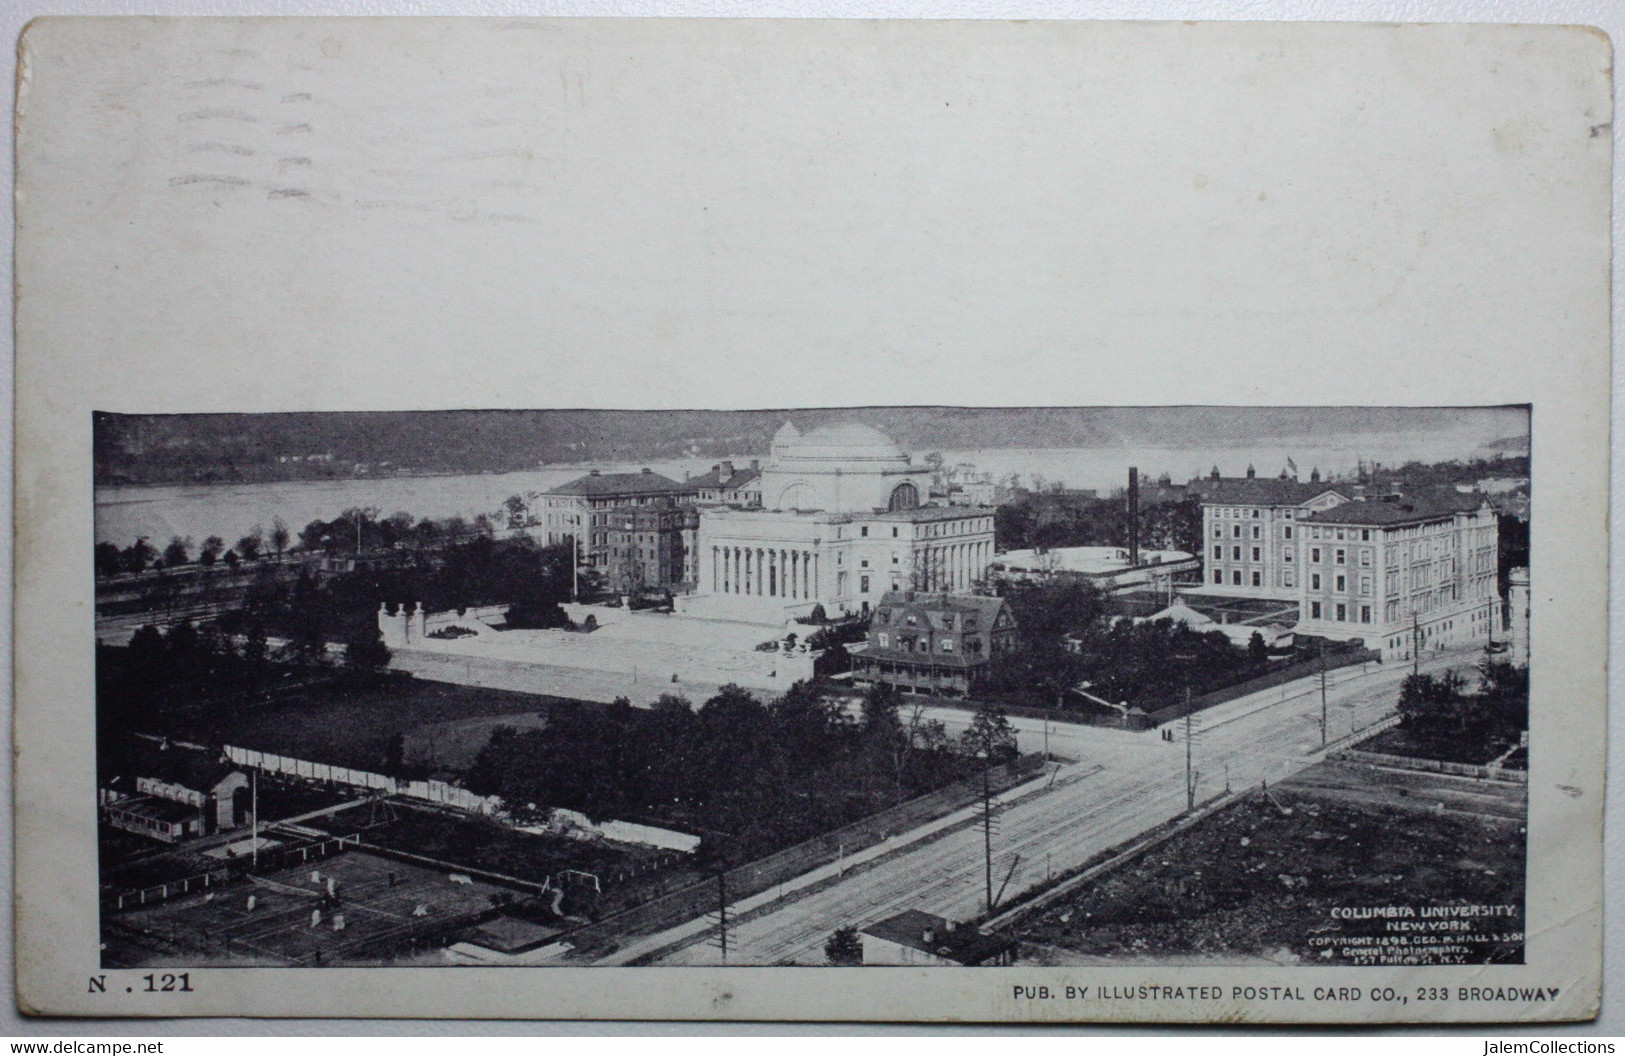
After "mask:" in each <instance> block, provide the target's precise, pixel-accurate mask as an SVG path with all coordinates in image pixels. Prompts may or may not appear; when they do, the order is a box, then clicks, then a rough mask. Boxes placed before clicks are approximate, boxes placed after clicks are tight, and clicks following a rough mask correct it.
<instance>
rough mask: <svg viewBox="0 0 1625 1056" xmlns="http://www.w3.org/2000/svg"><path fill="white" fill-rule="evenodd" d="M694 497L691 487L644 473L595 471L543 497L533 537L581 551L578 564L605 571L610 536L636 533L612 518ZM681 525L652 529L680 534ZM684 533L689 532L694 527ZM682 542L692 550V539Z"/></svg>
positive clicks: (610, 554) (668, 546)
mask: <svg viewBox="0 0 1625 1056" xmlns="http://www.w3.org/2000/svg"><path fill="white" fill-rule="evenodd" d="M695 494H696V489H695V487H694V486H693V485H692V484H690V483H687V482H683V483H679V482H678V481H675V480H672V479H671V478H670V477H666V476H662V475H661V474H659V473H655V472H653V471H651V470H648V469H645V470H643V471H642V472H640V473H600V472H599V471H598V470H596V469H595V470H593V471H592V472H590V473H588V474H586V475H585V476H581V477H577V478H576V479H575V480H572V481H570V482H569V483H568V484H561V485H559V486H558V487H556V488H554V489H552V490H551V491H545V492H543V493H542V495H541V504H542V514H541V524H540V525H539V526H538V527H537V529H536V532H537V534H538V535H545V537H546V539H547V543H548V545H549V546H552V545H556V544H560V543H563V544H565V545H575V546H577V547H579V550H578V554H579V558H578V560H579V561H580V563H581V564H583V565H588V566H591V567H593V568H602V569H608V568H609V567H610V565H611V561H612V558H613V557H614V554H613V549H612V548H613V545H614V544H612V543H611V542H610V534H611V532H612V531H621V532H623V533H624V532H631V533H632V534H639V529H637V528H635V527H634V528H627V527H626V521H625V519H624V518H620V519H618V518H616V517H615V514H616V513H618V512H624V511H625V510H627V509H628V508H632V509H636V508H642V507H649V506H656V507H665V508H674V507H677V506H680V505H682V504H683V503H686V502H690V501H692V500H693V498H694V496H695ZM680 520H681V519H680V518H678V519H670V525H671V526H670V527H669V528H665V529H656V530H667V531H681V530H682V527H681V525H680V523H679V522H680ZM688 530H689V531H690V532H691V533H692V526H690V527H689V529H688ZM684 542H685V541H684V540H682V539H678V540H676V541H675V543H670V542H668V543H667V544H666V549H667V551H668V552H669V551H670V550H671V547H672V546H673V545H684ZM686 542H687V545H689V546H691V545H692V542H693V540H692V537H690V538H689V539H688V540H687V541H686ZM620 545H621V546H622V547H623V548H624V547H626V546H627V545H628V543H627V541H626V540H625V539H624V538H623V539H622V540H621V544H620ZM623 556H624V554H623Z"/></svg>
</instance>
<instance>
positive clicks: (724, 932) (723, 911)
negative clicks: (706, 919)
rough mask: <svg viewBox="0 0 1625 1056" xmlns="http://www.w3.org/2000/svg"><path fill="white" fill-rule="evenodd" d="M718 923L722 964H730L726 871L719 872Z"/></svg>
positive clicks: (720, 870)
mask: <svg viewBox="0 0 1625 1056" xmlns="http://www.w3.org/2000/svg"><path fill="white" fill-rule="evenodd" d="M717 910H718V911H717V921H718V925H719V927H718V932H717V935H718V938H719V939H720V940H721V947H722V963H723V964H727V963H728V873H727V871H726V870H723V869H719V870H717Z"/></svg>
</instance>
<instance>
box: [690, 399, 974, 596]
mask: <svg viewBox="0 0 1625 1056" xmlns="http://www.w3.org/2000/svg"><path fill="white" fill-rule="evenodd" d="M929 480H930V472H929V471H928V470H926V469H924V468H923V467H918V466H915V465H913V463H912V462H911V460H910V459H909V457H908V456H907V455H905V454H904V453H903V452H902V451H901V450H899V449H898V447H897V445H896V444H895V443H893V442H892V441H891V439H890V438H888V437H887V436H886V435H885V434H883V433H881V432H879V431H878V430H875V429H871V428H869V427H868V426H862V425H855V424H839V425H829V426H824V427H822V428H819V429H815V430H813V431H812V432H810V433H808V434H807V435H805V436H803V435H801V434H800V433H799V432H798V431H797V430H796V429H795V427H794V426H793V425H790V424H789V423H786V424H785V426H784V428H782V429H780V430H779V432H778V434H777V435H776V436H775V437H774V440H773V451H772V456H771V458H770V460H769V461H768V463H767V464H766V465H765V466H763V468H762V501H763V503H764V508H762V509H735V508H727V507H718V508H706V509H702V510H701V511H700V525H699V531H698V539H697V541H696V544H695V547H696V550H697V551H698V557H699V577H698V583H697V586H696V591H697V593H696V594H694V595H691V596H689V597H686V598H684V599H681V602H680V611H683V612H689V613H692V614H694V615H703V616H709V617H714V618H720V619H737V620H742V621H748V622H760V623H771V624H783V623H784V622H786V621H788V620H792V619H795V618H797V617H804V616H806V615H808V614H810V613H811V612H812V611H813V609H814V608H815V607H822V608H823V610H824V612H825V614H826V615H829V616H839V615H843V614H862V613H867V612H868V611H869V610H870V609H871V608H872V607H873V606H874V604H875V603H877V602H878V601H879V600H880V599H881V598H882V597H883V596H885V595H886V594H887V593H889V592H890V591H893V590H909V589H914V590H928V591H939V592H940V591H948V592H966V591H969V590H971V589H972V587H973V586H974V585H975V584H977V583H978V582H980V581H981V579H982V578H983V575H984V574H985V572H986V569H987V566H988V565H989V564H990V563H991V562H992V560H993V510H992V509H991V508H987V507H974V506H952V507H948V506H942V507H938V506H923V505H921V499H922V498H923V497H924V496H925V494H926V490H927V485H928V484H929Z"/></svg>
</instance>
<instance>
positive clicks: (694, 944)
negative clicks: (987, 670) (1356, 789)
mask: <svg viewBox="0 0 1625 1056" xmlns="http://www.w3.org/2000/svg"><path fill="white" fill-rule="evenodd" d="M1481 655H1482V654H1481V653H1480V651H1479V650H1477V649H1463V650H1459V651H1455V652H1448V653H1439V654H1434V655H1433V656H1430V657H1429V658H1428V659H1426V660H1424V661H1423V662H1422V665H1421V669H1422V670H1423V671H1424V672H1432V673H1438V672H1440V671H1443V670H1444V669H1445V668H1447V667H1461V668H1470V667H1472V666H1473V665H1474V664H1476V663H1477V662H1478V660H1479V659H1480V657H1481ZM1410 673H1411V665H1410V664H1407V663H1397V664H1388V665H1381V664H1367V665H1365V667H1364V668H1358V667H1356V668H1345V669H1343V670H1340V671H1334V672H1332V673H1331V675H1329V676H1328V689H1327V701H1328V707H1327V715H1328V721H1327V726H1328V739H1329V740H1332V741H1336V740H1338V739H1339V738H1342V737H1345V736H1347V735H1348V734H1349V733H1350V732H1351V731H1352V730H1354V729H1359V728H1364V727H1367V726H1369V725H1371V724H1372V723H1375V722H1377V721H1378V720H1380V719H1382V718H1383V717H1384V716H1386V715H1388V714H1389V713H1390V712H1391V711H1392V710H1393V707H1394V703H1395V701H1396V699H1397V697H1398V693H1399V685H1400V683H1401V682H1402V681H1403V680H1404V678H1405V676H1406V675H1408V674H1410ZM1320 713H1321V701H1320V686H1319V679H1318V678H1309V679H1304V680H1301V681H1298V682H1294V683H1289V684H1288V685H1286V686H1281V687H1276V688H1274V689H1269V690H1264V691H1261V692H1259V693H1255V694H1252V695H1250V696H1247V697H1242V698H1239V699H1237V700H1234V701H1231V702H1230V703H1227V704H1223V705H1220V706H1219V707H1216V708H1211V709H1209V710H1207V711H1205V712H1202V713H1200V714H1199V715H1197V716H1196V717H1195V718H1194V720H1193V722H1192V727H1193V731H1194V733H1193V737H1192V740H1191V755H1192V760H1193V769H1194V770H1195V771H1196V772H1197V783H1196V800H1197V802H1201V801H1203V800H1206V799H1210V798H1212V797H1213V796H1216V795H1219V794H1222V793H1223V792H1224V791H1225V789H1226V787H1230V788H1233V789H1240V788H1245V787H1248V786H1253V785H1257V784H1259V783H1260V782H1263V781H1268V782H1269V783H1271V784H1274V783H1276V782H1278V781H1280V780H1281V779H1283V778H1284V777H1286V776H1287V775H1289V774H1291V773H1293V772H1295V771H1297V770H1299V769H1302V768H1303V767H1306V766H1308V765H1309V764H1311V763H1313V762H1315V761H1316V759H1317V758H1318V751H1319V748H1320V743H1321V742H1320ZM932 717H935V718H941V719H943V720H944V722H945V723H946V724H948V725H949V731H950V732H951V733H952V732H957V728H962V727H963V725H964V721H965V719H966V713H964V712H959V711H951V710H947V709H933V710H932ZM1013 725H1014V726H1015V727H1016V729H1017V731H1018V733H1019V735H1020V739H1021V748H1022V750H1023V751H1037V750H1041V747H1042V744H1041V741H1042V738H1043V724H1042V723H1041V722H1039V721H1037V720H1028V719H1017V720H1013ZM1173 728H1174V730H1175V740H1174V741H1173V742H1172V743H1170V742H1168V741H1164V740H1162V739H1161V738H1160V737H1159V736H1158V734H1157V732H1156V731H1155V730H1152V731H1148V732H1145V733H1127V732H1123V731H1118V730H1105V729H1098V728H1094V727H1085V726H1070V725H1069V726H1062V725H1060V724H1051V726H1050V729H1049V746H1050V751H1051V753H1052V754H1054V755H1056V756H1060V757H1064V758H1066V759H1069V760H1075V762H1069V763H1066V764H1064V765H1062V766H1061V767H1060V770H1059V773H1058V774H1057V776H1056V779H1055V782H1054V785H1053V787H1052V788H1051V789H1050V790H1049V791H1048V792H1045V793H1042V794H1039V795H1036V796H1031V797H1028V798H1026V799H1024V800H1022V801H1020V802H1018V803H1016V804H1014V805H1012V806H1009V807H1007V808H1005V809H1004V810H1002V811H1001V812H1000V813H998V814H997V815H996V817H995V821H994V830H995V831H994V836H993V854H994V863H993V874H994V879H993V886H994V890H995V893H997V892H998V890H999V888H1000V887H1001V885H1003V886H1004V887H1005V894H1004V897H1005V899H1006V900H1008V899H1009V898H1010V897H1011V896H1013V895H1015V894H1017V893H1019V892H1020V891H1021V890H1022V889H1024V888H1026V887H1028V886H1030V885H1032V884H1034V883H1036V882H1039V881H1041V880H1043V879H1045V877H1046V876H1047V875H1049V874H1051V873H1053V872H1061V871H1064V870H1067V869H1070V868H1073V867H1074V866H1077V865H1080V864H1081V863H1083V862H1084V861H1086V860H1088V859H1089V858H1090V857H1092V856H1093V855H1095V854H1097V853H1099V852H1101V851H1104V850H1106V849H1108V848H1110V847H1113V846H1116V845H1118V844H1121V843H1123V842H1124V841H1126V840H1129V839H1131V838H1132V837H1134V836H1136V835H1138V834H1139V833H1142V832H1144V831H1146V830H1147V829H1150V828H1152V827H1154V826H1156V825H1158V824H1160V823H1162V822H1164V821H1167V820H1168V819H1170V818H1173V817H1175V816H1177V815H1178V814H1180V813H1181V812H1183V811H1184V810H1185V808H1186V790H1185V748H1186V745H1185V739H1184V723H1183V721H1181V722H1178V723H1175V724H1173ZM1007 876H1008V877H1009V880H1008V884H1006V883H1005V878H1006V877H1007ZM984 899H985V874H984V864H983V835H982V829H981V826H980V824H968V825H966V826H964V827H961V828H957V829H955V830H953V831H950V832H949V833H948V834H947V835H944V836H940V837H938V838H936V839H932V840H923V841H919V842H917V843H915V844H911V845H909V846H908V847H906V848H904V849H902V850H900V851H899V852H897V853H896V854H893V855H889V856H886V857H883V858H880V859H878V860H877V861H875V862H874V863H873V864H871V865H868V866H867V867H865V868H862V869H859V870H854V871H852V872H850V873H849V874H848V875H847V876H845V877H844V878H843V879H841V880H839V881H837V882H835V883H833V884H830V885H828V886H825V887H822V888H821V889H817V890H814V891H813V892H812V893H810V894H806V895H803V896H802V897H799V898H794V899H787V900H785V901H784V902H783V903H780V904H778V905H776V906H772V907H768V908H764V909H761V910H759V911H757V912H756V913H754V914H746V915H745V916H744V918H743V919H741V920H738V921H737V922H734V923H732V924H731V925H730V928H729V935H728V949H729V956H728V961H729V963H730V964H760V965H772V964H781V963H799V964H822V963H824V952H823V947H824V943H825V941H826V940H827V939H828V938H829V936H830V935H831V934H832V933H833V932H834V931H835V930H836V929H837V928H842V927H852V926H858V927H861V926H863V925H866V924H870V923H873V922H875V921H877V920H881V919H883V918H885V917H888V916H891V915H892V914H894V913H898V912H900V911H902V910H905V909H922V910H926V911H928V912H931V913H936V914H939V915H941V916H944V917H947V918H949V919H951V920H966V919H969V918H971V917H975V916H977V915H978V914H979V913H981V912H982V911H983V909H984ZM671 937H672V939H673V941H674V942H676V941H683V940H686V941H687V942H688V945H684V946H681V947H680V948H677V949H675V950H673V951H672V952H670V953H668V954H667V955H666V956H665V957H664V958H662V959H660V960H659V961H658V962H657V963H660V964H668V965H702V964H716V963H719V962H720V958H721V954H720V951H719V950H718V949H717V948H716V946H714V945H713V944H712V943H711V942H710V941H702V940H703V939H704V938H705V936H698V937H696V936H694V935H692V934H683V933H680V932H678V931H675V930H674V932H673V933H672V936H671ZM640 945H644V944H643V943H640ZM660 945H662V944H660V943H658V942H649V943H648V948H651V949H654V948H659V946H660Z"/></svg>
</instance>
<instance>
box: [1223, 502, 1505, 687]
mask: <svg viewBox="0 0 1625 1056" xmlns="http://www.w3.org/2000/svg"><path fill="white" fill-rule="evenodd" d="M1192 488H1193V489H1194V490H1196V491H1198V492H1199V493H1200V494H1201V496H1202V539H1203V555H1202V557H1203V573H1202V575H1203V590H1204V591H1205V592H1211V593H1228V594H1236V595H1240V596H1245V597H1256V598H1268V599H1272V600H1277V601H1283V602H1296V603H1297V605H1298V624H1297V627H1296V632H1297V633H1298V634H1300V635H1308V636H1314V637H1324V638H1334V639H1339V640H1351V639H1355V638H1358V639H1360V640H1361V641H1363V642H1364V643H1365V645H1366V646H1367V648H1371V649H1377V650H1380V651H1381V652H1382V653H1383V655H1384V657H1387V658H1399V659H1409V658H1410V657H1411V656H1412V655H1414V652H1415V650H1417V649H1419V648H1420V649H1423V650H1427V649H1442V648H1445V647H1447V646H1450V645H1454V644H1459V643H1465V642H1470V641H1488V640H1489V639H1490V636H1491V633H1492V631H1493V629H1494V627H1495V626H1496V625H1497V623H1496V621H1497V620H1498V619H1499V618H1500V597H1499V594H1498V591H1497V586H1496V560H1497V541H1496V534H1497V529H1496V520H1495V510H1494V507H1493V506H1491V505H1490V503H1489V501H1488V500H1487V499H1485V498H1484V497H1483V496H1482V495H1477V494H1461V493H1458V492H1454V491H1440V492H1428V493H1420V494H1416V495H1388V496H1384V497H1381V498H1366V497H1365V496H1364V493H1363V489H1360V488H1353V487H1346V486H1343V485H1328V484H1323V483H1321V482H1320V481H1318V480H1311V481H1310V482H1309V483H1307V484H1303V483H1299V482H1298V481H1296V480H1293V479H1291V478H1290V477H1285V476H1283V477H1280V478H1276V479H1273V480H1265V479H1257V478H1255V477H1251V476H1249V477H1246V478H1242V479H1222V478H1220V477H1218V476H1217V475H1215V476H1213V477H1211V478H1210V479H1208V480H1202V481H1196V482H1193V484H1192Z"/></svg>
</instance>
